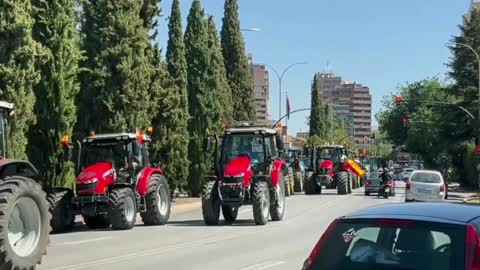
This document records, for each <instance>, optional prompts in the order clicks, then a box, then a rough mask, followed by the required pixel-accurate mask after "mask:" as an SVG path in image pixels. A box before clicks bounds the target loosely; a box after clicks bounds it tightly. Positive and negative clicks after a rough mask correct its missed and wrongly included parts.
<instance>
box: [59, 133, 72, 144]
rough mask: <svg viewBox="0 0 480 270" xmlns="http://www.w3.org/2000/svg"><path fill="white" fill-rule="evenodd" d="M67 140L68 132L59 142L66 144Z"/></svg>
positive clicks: (68, 137)
mask: <svg viewBox="0 0 480 270" xmlns="http://www.w3.org/2000/svg"><path fill="white" fill-rule="evenodd" d="M69 140H70V136H68V134H66V135H63V137H62V140H61V141H60V143H61V144H62V145H67V144H68V141H69Z"/></svg>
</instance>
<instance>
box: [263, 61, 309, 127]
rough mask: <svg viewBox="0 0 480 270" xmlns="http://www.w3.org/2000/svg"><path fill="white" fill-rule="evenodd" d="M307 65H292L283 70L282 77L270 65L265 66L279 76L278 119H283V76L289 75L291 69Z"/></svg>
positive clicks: (298, 63)
mask: <svg viewBox="0 0 480 270" xmlns="http://www.w3.org/2000/svg"><path fill="white" fill-rule="evenodd" d="M305 64H307V62H297V63H294V64H291V65H290V66H288V67H287V68H286V69H284V70H283V72H282V74H281V75H280V73H279V72H278V71H277V70H276V69H275V68H274V67H272V66H270V65H268V64H265V66H267V67H269V68H270V69H272V70H273V72H275V75H277V78H278V88H279V90H278V94H279V97H278V119H280V118H281V117H282V80H283V76H285V73H287V71H288V70H289V69H291V68H292V67H294V66H296V65H305Z"/></svg>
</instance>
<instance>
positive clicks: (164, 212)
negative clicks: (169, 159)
mask: <svg viewBox="0 0 480 270" xmlns="http://www.w3.org/2000/svg"><path fill="white" fill-rule="evenodd" d="M145 202H146V208H147V209H146V211H145V212H141V213H140V216H141V217H142V221H143V224H145V225H165V224H167V222H168V219H169V218H170V207H171V199H170V189H169V187H168V182H167V179H166V178H165V176H163V175H160V174H154V175H152V176H151V177H150V181H149V182H148V188H147V194H146V195H145Z"/></svg>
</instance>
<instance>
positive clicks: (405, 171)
mask: <svg viewBox="0 0 480 270" xmlns="http://www.w3.org/2000/svg"><path fill="white" fill-rule="evenodd" d="M414 171H415V168H412V167H407V168H403V171H402V175H403V179H402V180H405V179H407V178H410V175H411V174H412V173H413V172H414Z"/></svg>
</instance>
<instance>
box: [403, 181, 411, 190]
mask: <svg viewBox="0 0 480 270" xmlns="http://www.w3.org/2000/svg"><path fill="white" fill-rule="evenodd" d="M411 185H412V182H410V180H408V181H407V182H406V183H405V188H406V189H410V186H411Z"/></svg>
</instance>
